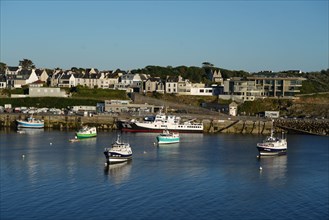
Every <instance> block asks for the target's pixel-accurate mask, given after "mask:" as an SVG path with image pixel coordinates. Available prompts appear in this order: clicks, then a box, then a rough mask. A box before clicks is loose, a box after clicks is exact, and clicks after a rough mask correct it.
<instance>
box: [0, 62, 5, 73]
mask: <svg viewBox="0 0 329 220" xmlns="http://www.w3.org/2000/svg"><path fill="white" fill-rule="evenodd" d="M6 68H7V64H5V63H1V62H0V73H5V72H6Z"/></svg>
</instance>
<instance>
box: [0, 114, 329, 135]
mask: <svg viewBox="0 0 329 220" xmlns="http://www.w3.org/2000/svg"><path fill="white" fill-rule="evenodd" d="M34 117H35V118H37V119H43V120H44V121H45V127H46V128H54V129H79V128H81V127H82V126H83V125H89V126H96V127H97V128H98V129H100V130H116V129H117V123H116V122H117V121H118V120H122V119H124V120H129V119H132V118H134V119H137V120H142V117H141V116H134V117H133V116H128V115H125V116H121V115H120V116H117V115H116V116H114V115H96V116H92V117H84V116H77V115H74V116H63V115H35V116H34ZM180 117H181V118H182V121H187V120H190V119H191V115H185V116H184V115H183V116H182V115H180ZM24 118H26V115H24V114H0V129H1V128H4V127H11V128H13V129H14V128H16V126H17V124H16V120H17V119H24ZM193 118H196V121H197V122H202V123H203V125H204V132H205V133H237V134H269V133H270V132H271V128H272V121H270V120H266V119H263V118H248V119H241V118H227V119H220V120H219V119H218V118H217V119H216V117H210V116H209V117H207V116H206V115H200V116H199V117H197V116H195V115H194V116H193ZM274 130H275V132H280V131H282V130H285V131H288V132H298V133H307V134H314V135H325V136H328V135H329V120H289V119H280V120H275V121H274Z"/></svg>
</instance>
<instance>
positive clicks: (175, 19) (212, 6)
mask: <svg viewBox="0 0 329 220" xmlns="http://www.w3.org/2000/svg"><path fill="white" fill-rule="evenodd" d="M328 7H329V1H326V0H325V1H322V0H315V1H311V0H310V1H308V0H306V1H274V0H273V1H272V0H267V1H216V0H215V1H183V0H177V1H168V2H166V1H138V0H136V1H106V0H95V1H89V0H85V1H79V0H75V1H59V0H52V1H37V0H29V1H9V0H1V1H0V60H1V62H3V63H5V64H7V65H8V66H18V64H19V60H23V59H29V60H31V61H32V62H33V63H34V65H35V66H36V67H38V68H48V69H55V68H61V69H71V68H72V67H77V68H97V69H99V70H109V69H113V70H115V69H121V70H127V71H129V70H134V69H142V68H145V67H146V66H161V67H168V66H172V67H177V66H188V67H191V66H195V67H201V66H202V63H203V62H209V63H212V64H213V65H214V66H215V67H217V68H221V69H227V70H234V71H239V70H242V71H245V72H249V73H255V72H260V71H273V72H280V71H285V70H301V71H303V72H318V71H321V70H327V69H328V68H329V61H328V60H329V43H328V39H329V34H328V32H329V30H328V26H329V22H328V19H329V15H328Z"/></svg>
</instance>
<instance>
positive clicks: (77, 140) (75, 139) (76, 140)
mask: <svg viewBox="0 0 329 220" xmlns="http://www.w3.org/2000/svg"><path fill="white" fill-rule="evenodd" d="M79 141H80V140H79V139H78V138H77V137H75V138H72V139H69V142H71V143H73V142H79Z"/></svg>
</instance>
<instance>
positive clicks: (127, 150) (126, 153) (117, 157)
mask: <svg viewBox="0 0 329 220" xmlns="http://www.w3.org/2000/svg"><path fill="white" fill-rule="evenodd" d="M104 155H105V157H106V163H107V164H110V163H120V162H125V161H129V160H131V159H132V150H131V147H130V144H129V143H127V142H122V141H121V139H120V135H118V136H117V140H116V141H115V142H114V143H112V145H111V147H109V148H105V149H104Z"/></svg>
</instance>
